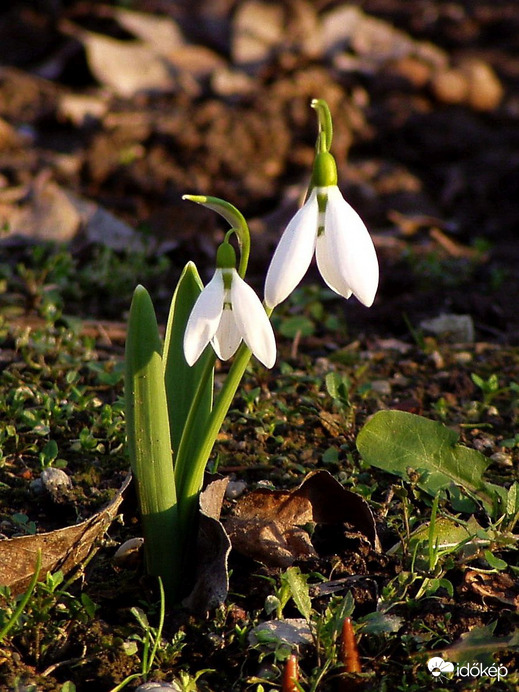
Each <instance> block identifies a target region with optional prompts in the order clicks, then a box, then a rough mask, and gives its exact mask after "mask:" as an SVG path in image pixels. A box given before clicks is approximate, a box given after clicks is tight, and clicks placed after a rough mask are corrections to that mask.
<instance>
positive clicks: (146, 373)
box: [125, 286, 182, 599]
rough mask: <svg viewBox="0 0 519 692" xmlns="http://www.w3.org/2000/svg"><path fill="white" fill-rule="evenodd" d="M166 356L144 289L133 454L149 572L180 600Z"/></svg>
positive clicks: (132, 369)
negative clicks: (165, 368)
mask: <svg viewBox="0 0 519 692" xmlns="http://www.w3.org/2000/svg"><path fill="white" fill-rule="evenodd" d="M161 351H162V344H161V340H160V336H159V331H158V326H157V320H156V317H155V311H154V309H153V304H152V302H151V298H150V296H149V294H148V292H147V291H146V289H145V288H144V287H143V286H137V288H136V289H135V292H134V294H133V300H132V305H131V309H130V318H129V322H128V335H127V339H126V356H125V358H126V362H125V368H126V372H125V400H126V430H127V437H128V451H129V456H130V463H131V467H132V471H133V474H134V477H135V482H136V485H137V495H138V499H139V505H140V510H141V516H142V521H143V529H144V540H145V543H144V545H145V554H146V564H147V569H148V572H149V573H150V574H153V575H156V576H160V577H161V578H162V580H163V582H164V587H165V589H166V592H167V593H168V597H169V598H171V599H175V592H176V589H177V580H178V579H179V578H180V575H181V573H182V569H181V567H180V564H179V563H178V559H175V550H176V545H177V543H178V535H176V534H178V511H177V497H176V489H175V475H174V471H173V460H172V453H171V440H170V432H169V422H168V409H167V402H166V390H165V387H164V373H163V365H162V355H161ZM175 563H177V564H175Z"/></svg>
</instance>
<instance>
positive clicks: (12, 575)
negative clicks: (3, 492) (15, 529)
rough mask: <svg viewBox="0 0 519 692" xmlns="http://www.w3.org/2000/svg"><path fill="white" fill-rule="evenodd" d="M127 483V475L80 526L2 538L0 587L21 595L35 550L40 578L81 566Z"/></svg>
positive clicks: (31, 570)
mask: <svg viewBox="0 0 519 692" xmlns="http://www.w3.org/2000/svg"><path fill="white" fill-rule="evenodd" d="M130 480H131V476H130V475H128V477H127V478H126V480H125V481H124V483H123V484H122V486H121V487H120V488H119V490H118V491H117V494H116V496H115V497H114V498H113V500H112V501H111V502H110V503H109V504H108V505H107V506H106V507H105V508H104V509H102V510H101V511H100V512H97V514H94V516H92V517H90V519H87V520H86V521H82V522H81V523H80V524H76V525H74V526H67V527H65V528H63V529H57V530H56V531H49V532H47V533H38V534H36V535H34V536H20V537H19V538H6V539H4V540H2V541H0V584H1V585H2V586H9V588H10V589H11V593H12V594H13V595H15V596H16V595H17V594H19V593H22V592H23V591H24V590H25V589H26V588H27V586H28V585H29V582H30V581H31V578H32V576H33V574H34V569H35V565H36V560H37V555H38V551H39V550H41V554H42V561H41V570H40V576H41V578H42V579H43V578H45V575H46V574H47V572H55V571H56V570H62V571H63V572H64V573H67V572H70V571H71V570H72V569H74V568H75V567H77V566H78V565H79V564H81V562H82V561H83V560H85V558H86V557H88V555H89V554H90V552H91V551H92V550H94V549H95V542H96V541H97V539H98V538H100V537H101V536H102V535H103V534H104V532H105V531H106V530H107V528H108V527H109V526H110V524H111V523H112V521H113V520H114V518H115V517H116V515H117V510H118V508H119V505H120V504H121V502H122V499H123V493H124V491H125V490H126V488H127V487H128V485H129V483H130Z"/></svg>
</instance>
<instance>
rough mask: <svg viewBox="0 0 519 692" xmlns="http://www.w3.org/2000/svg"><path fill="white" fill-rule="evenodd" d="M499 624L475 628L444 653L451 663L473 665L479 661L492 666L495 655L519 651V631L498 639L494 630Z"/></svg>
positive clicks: (494, 623)
mask: <svg viewBox="0 0 519 692" xmlns="http://www.w3.org/2000/svg"><path fill="white" fill-rule="evenodd" d="M496 624H497V622H491V623H490V624H489V625H485V626H483V627H474V628H473V629H471V630H470V631H469V632H465V634H462V635H461V638H460V639H459V640H458V641H457V642H455V643H454V644H453V646H451V647H450V648H449V649H444V651H443V653H444V654H445V655H446V656H447V658H448V659H449V661H456V662H457V663H472V662H476V661H478V662H479V663H481V664H483V665H486V666H488V665H492V663H493V662H494V655H495V654H496V653H498V652H499V651H506V650H512V651H519V630H518V629H516V630H515V631H513V632H512V633H511V634H510V635H508V636H506V637H496V636H495V634H494V630H495V629H496Z"/></svg>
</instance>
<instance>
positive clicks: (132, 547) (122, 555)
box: [113, 537, 144, 568]
mask: <svg viewBox="0 0 519 692" xmlns="http://www.w3.org/2000/svg"><path fill="white" fill-rule="evenodd" d="M143 545H144V538H141V537H136V538H129V539H128V540H127V541H125V542H124V543H123V544H122V545H120V546H119V547H118V548H117V550H116V551H115V554H114V558H113V559H114V563H115V564H116V565H117V567H125V568H131V567H136V566H137V565H138V564H139V563H140V562H141V561H142V547H143Z"/></svg>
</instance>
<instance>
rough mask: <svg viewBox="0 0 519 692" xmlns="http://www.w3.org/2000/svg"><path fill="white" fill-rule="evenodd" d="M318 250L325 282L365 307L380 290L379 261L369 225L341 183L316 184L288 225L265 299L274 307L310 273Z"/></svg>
mask: <svg viewBox="0 0 519 692" xmlns="http://www.w3.org/2000/svg"><path fill="white" fill-rule="evenodd" d="M314 252H315V256H316V260H317V267H318V269H319V271H320V273H321V276H322V277H323V279H324V281H325V282H326V284H327V285H328V286H329V287H330V288H331V289H332V290H333V291H335V292H336V293H338V294H339V295H341V296H343V297H344V298H349V297H350V296H351V294H352V293H353V294H354V295H355V296H356V297H357V298H358V299H359V300H360V302H361V303H363V304H364V305H365V306H366V307H370V305H372V303H373V301H374V299H375V294H376V292H377V288H378V278H379V272H378V260H377V255H376V252H375V247H374V245H373V241H372V240H371V237H370V235H369V232H368V229H367V228H366V226H365V225H364V222H363V221H362V219H361V218H360V216H359V215H358V214H357V212H356V211H355V210H354V209H353V208H352V207H351V206H350V205H349V204H348V202H346V200H345V199H344V197H343V196H342V194H341V192H340V190H339V188H338V187H337V185H327V186H325V187H314V188H313V190H312V192H311V193H310V196H309V197H308V199H307V201H306V202H305V204H304V206H303V207H301V209H299V211H298V212H297V213H296V214H295V216H294V217H293V218H292V220H291V221H290V223H289V224H288V226H287V227H286V229H285V231H284V233H283V235H282V237H281V240H280V241H279V244H278V246H277V248H276V251H275V253H274V256H273V257H272V260H271V263H270V266H269V269H268V272H267V278H266V282H265V303H266V305H267V306H268V307H270V308H274V307H275V306H276V305H278V304H279V303H281V302H282V301H283V300H285V298H287V297H288V296H289V294H290V293H291V292H292V291H293V290H294V288H295V287H296V286H297V285H298V284H299V282H300V281H301V279H302V278H303V276H304V275H305V274H306V271H307V269H308V267H309V266H310V262H311V261H312V257H313V254H314Z"/></svg>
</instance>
